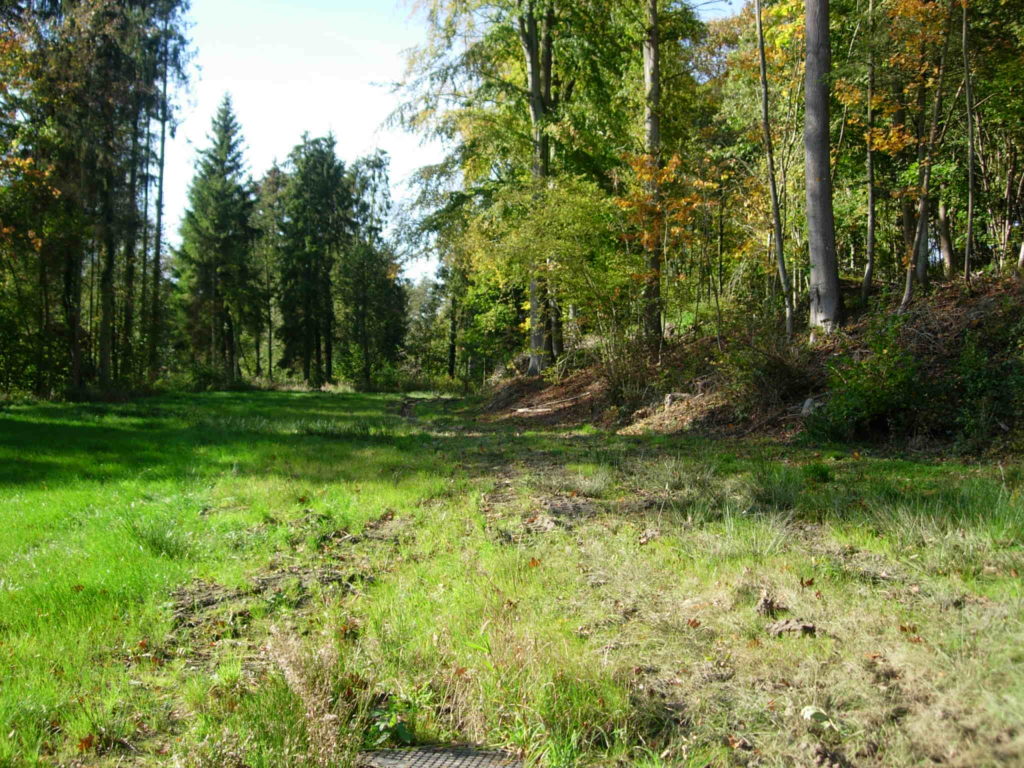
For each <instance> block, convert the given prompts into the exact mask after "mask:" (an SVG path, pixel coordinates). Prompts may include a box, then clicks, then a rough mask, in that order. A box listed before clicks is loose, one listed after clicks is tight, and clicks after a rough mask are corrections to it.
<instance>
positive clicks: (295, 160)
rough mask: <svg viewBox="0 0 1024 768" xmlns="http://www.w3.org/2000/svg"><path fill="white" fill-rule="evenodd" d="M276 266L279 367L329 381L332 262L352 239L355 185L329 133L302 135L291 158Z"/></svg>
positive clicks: (331, 364) (319, 382)
mask: <svg viewBox="0 0 1024 768" xmlns="http://www.w3.org/2000/svg"><path fill="white" fill-rule="evenodd" d="M282 194H283V197H284V201H283V214H284V217H283V219H282V236H281V252H280V254H279V255H278V257H277V262H278V265H279V270H280V273H279V278H278V279H279V285H280V294H279V295H280V298H279V303H280V311H281V326H280V328H279V329H278V335H279V338H280V339H281V341H282V342H283V344H284V349H283V352H282V357H281V360H280V363H279V365H281V366H282V367H294V366H298V367H299V369H301V372H302V377H303V379H304V380H305V381H306V382H307V383H309V384H310V385H311V386H313V387H320V386H323V385H324V384H325V383H329V382H331V381H333V380H334V347H333V344H334V337H335V311H334V288H333V281H334V277H335V270H334V268H335V264H336V263H337V261H338V258H339V256H340V253H341V250H342V248H344V247H346V246H347V245H348V244H349V242H350V240H351V209H352V204H353V195H352V186H351V183H350V181H349V180H348V179H347V177H346V173H345V166H344V164H343V163H342V162H341V161H340V160H339V159H338V157H337V155H336V153H335V141H334V137H333V136H327V137H323V138H317V139H313V138H310V137H309V136H308V135H307V136H304V137H303V139H302V143H301V144H299V145H298V146H296V147H295V148H294V149H293V150H292V152H291V154H290V155H289V158H288V181H287V184H286V186H285V188H284V190H283V192H282Z"/></svg>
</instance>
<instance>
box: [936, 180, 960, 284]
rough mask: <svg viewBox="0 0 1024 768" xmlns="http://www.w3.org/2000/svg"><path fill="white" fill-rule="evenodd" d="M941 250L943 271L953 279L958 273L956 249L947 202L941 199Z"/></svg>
mask: <svg viewBox="0 0 1024 768" xmlns="http://www.w3.org/2000/svg"><path fill="white" fill-rule="evenodd" d="M938 221H939V250H941V251H942V273H943V274H944V275H945V276H946V279H947V280H952V279H953V275H954V274H956V251H954V250H953V237H952V235H951V234H950V231H949V209H948V208H946V203H945V202H944V201H943V200H942V199H941V198H940V199H939V216H938Z"/></svg>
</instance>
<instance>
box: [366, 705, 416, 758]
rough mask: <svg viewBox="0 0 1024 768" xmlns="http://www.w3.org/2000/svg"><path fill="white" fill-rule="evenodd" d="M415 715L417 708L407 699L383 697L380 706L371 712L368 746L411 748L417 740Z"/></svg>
mask: <svg viewBox="0 0 1024 768" xmlns="http://www.w3.org/2000/svg"><path fill="white" fill-rule="evenodd" d="M415 715H416V707H415V706H414V705H413V703H412V702H410V701H408V700H407V699H402V698H399V697H397V696H391V695H385V696H382V697H381V699H380V702H379V704H378V706H376V707H374V708H373V709H372V710H371V711H370V727H369V732H368V736H367V740H368V741H369V744H368V746H370V747H381V746H384V745H385V744H400V745H403V746H410V745H411V744H412V743H413V742H414V740H415V736H414V733H415V721H416V717H415Z"/></svg>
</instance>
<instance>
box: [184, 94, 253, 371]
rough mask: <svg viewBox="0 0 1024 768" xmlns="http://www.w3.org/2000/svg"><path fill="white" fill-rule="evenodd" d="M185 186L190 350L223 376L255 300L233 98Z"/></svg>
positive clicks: (247, 193) (248, 202)
mask: <svg viewBox="0 0 1024 768" xmlns="http://www.w3.org/2000/svg"><path fill="white" fill-rule="evenodd" d="M209 141H210V146H209V147H208V148H207V149H205V150H203V151H202V152H201V153H200V155H199V161H198V164H197V168H196V176H195V178H194V179H193V181H192V186H191V188H190V189H189V208H188V210H187V211H186V212H185V218H184V221H183V223H182V231H181V235H182V245H181V251H180V253H179V254H178V256H179V260H180V262H181V263H180V271H181V273H182V277H183V285H184V290H185V292H186V293H187V302H188V308H187V314H188V324H189V335H190V337H191V340H192V345H193V353H194V354H196V355H198V354H202V352H203V351H205V355H206V363H207V365H208V366H209V368H210V369H211V371H216V372H217V373H219V374H220V375H221V376H223V377H224V379H225V380H226V381H233V380H234V379H236V378H238V376H239V375H240V371H239V353H240V345H241V333H242V321H243V317H244V316H245V315H246V314H247V313H248V312H249V308H250V307H251V304H252V299H253V283H254V275H253V271H254V270H253V264H252V250H253V241H254V234H255V233H254V231H253V229H252V227H251V224H250V219H251V216H252V211H253V204H254V200H253V189H252V182H251V180H250V179H249V178H248V176H247V174H246V170H245V160H244V157H243V155H242V135H241V128H240V126H239V125H238V121H237V119H236V118H235V114H234V111H233V109H232V105H231V98H230V96H227V95H225V97H224V100H223V101H222V102H221V105H220V108H219V109H218V110H217V114H216V116H215V117H214V119H213V125H212V128H211V133H210V137H209Z"/></svg>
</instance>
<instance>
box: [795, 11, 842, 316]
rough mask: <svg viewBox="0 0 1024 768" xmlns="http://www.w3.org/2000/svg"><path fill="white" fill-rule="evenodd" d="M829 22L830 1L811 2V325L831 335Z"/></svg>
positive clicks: (836, 302) (837, 309) (835, 267)
mask: <svg viewBox="0 0 1024 768" xmlns="http://www.w3.org/2000/svg"><path fill="white" fill-rule="evenodd" d="M828 18H829V0H807V19H806V24H807V64H806V75H805V82H804V90H805V101H806V112H805V115H804V157H805V169H806V170H805V172H806V176H807V178H806V193H807V241H808V246H809V249H810V257H811V258H810V261H811V291H810V292H811V318H810V324H811V328H812V329H821V330H823V331H824V332H825V333H831V332H832V331H833V330H834V329H835V328H836V327H838V326H839V324H840V323H841V322H842V319H843V297H842V293H841V292H840V290H839V264H838V261H837V258H836V233H835V219H834V218H833V212H832V171H831V163H830V157H829V103H828V100H829V93H828V88H829V86H828V78H829V73H830V71H831V67H832V52H831V44H830V39H829V29H828Z"/></svg>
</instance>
